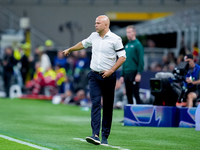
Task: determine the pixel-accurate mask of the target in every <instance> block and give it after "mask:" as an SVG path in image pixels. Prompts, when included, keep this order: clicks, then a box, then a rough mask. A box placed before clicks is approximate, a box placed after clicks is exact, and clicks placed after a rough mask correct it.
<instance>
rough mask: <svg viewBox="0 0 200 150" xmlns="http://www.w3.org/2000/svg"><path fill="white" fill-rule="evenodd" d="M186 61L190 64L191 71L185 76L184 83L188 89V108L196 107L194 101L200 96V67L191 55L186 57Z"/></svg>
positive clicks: (186, 92) (186, 93) (186, 96)
mask: <svg viewBox="0 0 200 150" xmlns="http://www.w3.org/2000/svg"><path fill="white" fill-rule="evenodd" d="M184 61H185V62H188V64H189V71H188V72H187V74H186V76H185V83H184V86H185V87H186V91H185V98H186V102H187V104H186V107H193V106H195V103H194V101H195V100H196V99H197V98H198V96H199V94H200V66H199V65H198V64H196V63H195V62H194V60H193V56H192V55H191V54H188V55H186V56H185V57H184Z"/></svg>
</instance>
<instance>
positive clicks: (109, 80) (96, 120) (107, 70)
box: [63, 15, 126, 145]
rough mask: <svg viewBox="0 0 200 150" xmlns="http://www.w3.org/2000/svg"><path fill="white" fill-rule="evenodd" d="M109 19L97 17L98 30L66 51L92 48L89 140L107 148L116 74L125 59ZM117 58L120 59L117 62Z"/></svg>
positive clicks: (89, 76)
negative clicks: (111, 29)
mask: <svg viewBox="0 0 200 150" xmlns="http://www.w3.org/2000/svg"><path fill="white" fill-rule="evenodd" d="M109 25H110V20H109V18H108V17H107V16H105V15H101V16H98V17H97V18H96V21H95V29H96V32H93V33H92V34H91V35H90V36H89V37H88V38H86V39H84V40H83V41H81V42H79V43H78V44H76V45H75V46H72V47H70V48H69V49H66V50H64V51H63V54H64V55H65V56H68V55H69V54H70V52H72V51H77V50H81V49H85V48H87V47H92V59H91V63H90V68H91V71H90V72H89V73H88V78H89V89H90V90H89V91H90V97H91V101H92V108H91V127H92V136H88V137H86V141H87V142H89V143H92V144H95V145H99V144H102V145H108V141H107V139H108V136H109V134H110V130H111V124H112V113H113V102H114V91H115V83H116V73H115V71H116V70H117V69H118V68H119V67H120V66H121V65H122V64H123V63H124V61H125V60H126V53H125V50H124V47H123V44H122V40H121V38H120V37H119V36H117V35H116V34H114V33H112V32H111V31H110V29H109ZM117 57H118V59H117ZM101 97H102V99H103V116H102V117H103V119H102V129H101V137H102V139H101V142H100V140H99V132H100V125H101Z"/></svg>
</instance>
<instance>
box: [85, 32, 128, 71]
mask: <svg viewBox="0 0 200 150" xmlns="http://www.w3.org/2000/svg"><path fill="white" fill-rule="evenodd" d="M82 44H83V47H84V48H87V47H90V46H92V59H91V63H90V68H91V69H92V70H94V71H98V72H101V71H108V70H109V69H111V68H112V67H113V66H114V64H115V63H116V59H117V56H118V57H121V56H124V57H125V58H126V52H125V50H124V46H123V44H122V40H121V38H120V37H119V36H118V35H116V34H114V33H113V32H111V31H110V30H109V31H108V32H107V33H106V35H105V36H104V37H103V38H101V37H100V36H99V33H97V32H93V33H92V34H91V35H90V36H89V37H88V38H87V39H84V40H83V41H82Z"/></svg>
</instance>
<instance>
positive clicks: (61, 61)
mask: <svg viewBox="0 0 200 150" xmlns="http://www.w3.org/2000/svg"><path fill="white" fill-rule="evenodd" d="M53 64H54V66H56V65H60V66H61V67H64V68H65V67H66V65H67V58H65V57H64V55H63V54H62V51H61V50H59V51H58V52H57V56H56V57H55V58H54V63H53Z"/></svg>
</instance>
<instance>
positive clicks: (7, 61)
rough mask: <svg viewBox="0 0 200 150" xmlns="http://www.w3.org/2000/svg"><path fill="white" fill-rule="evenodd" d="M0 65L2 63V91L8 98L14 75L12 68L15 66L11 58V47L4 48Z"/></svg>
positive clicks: (15, 61) (13, 59)
mask: <svg viewBox="0 0 200 150" xmlns="http://www.w3.org/2000/svg"><path fill="white" fill-rule="evenodd" d="M2 63H3V79H4V89H5V92H6V97H9V89H10V86H11V79H12V76H13V73H14V70H13V67H14V66H15V65H16V64H17V60H16V59H15V58H14V56H13V49H12V48H11V47H6V49H5V55H4V57H3V61H2Z"/></svg>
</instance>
